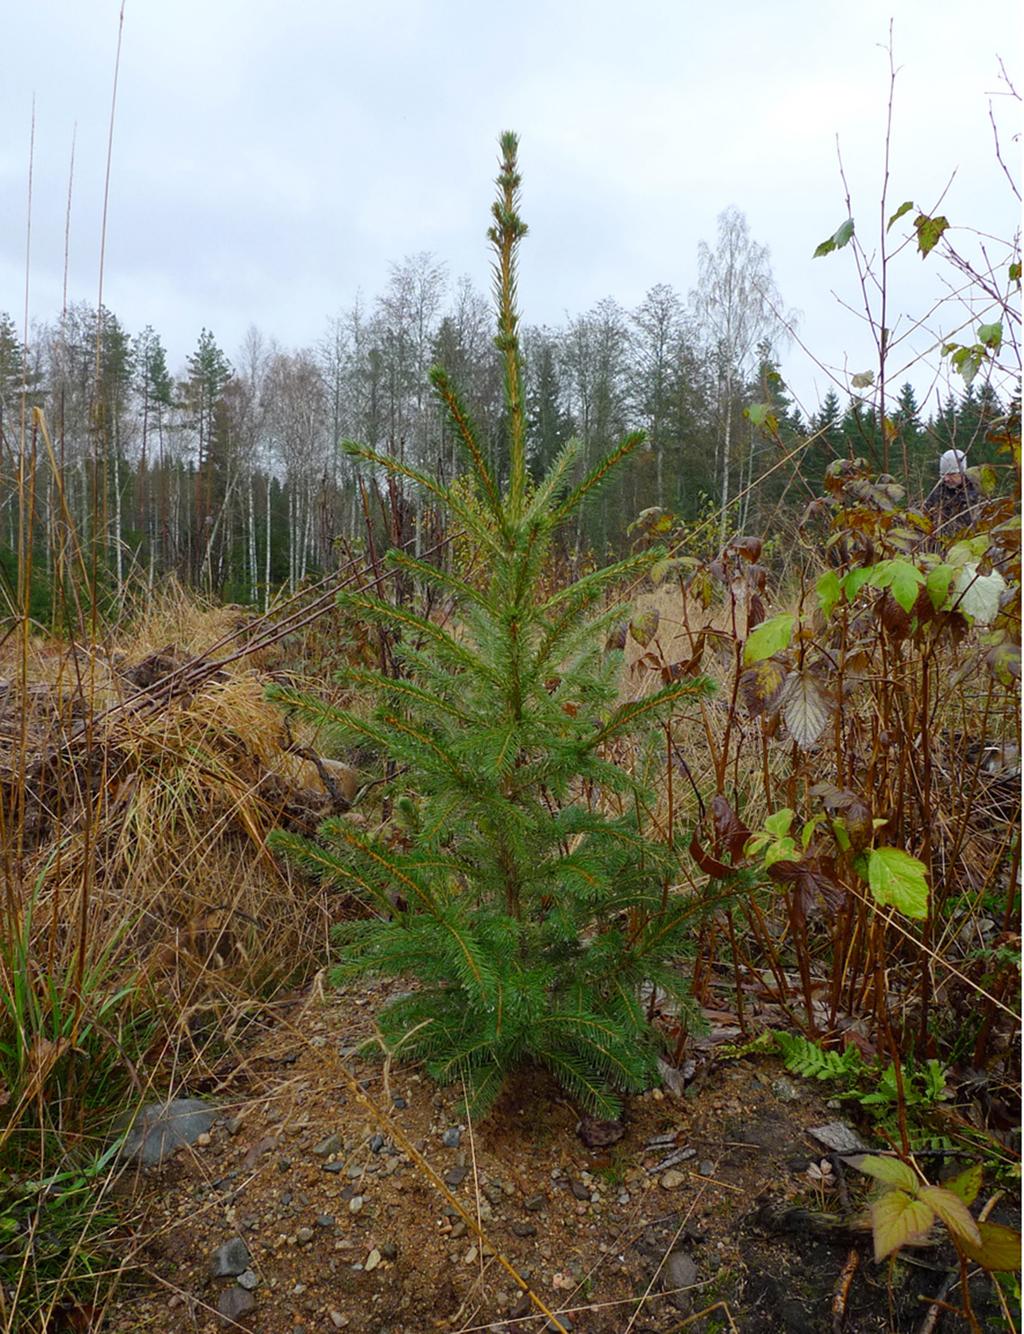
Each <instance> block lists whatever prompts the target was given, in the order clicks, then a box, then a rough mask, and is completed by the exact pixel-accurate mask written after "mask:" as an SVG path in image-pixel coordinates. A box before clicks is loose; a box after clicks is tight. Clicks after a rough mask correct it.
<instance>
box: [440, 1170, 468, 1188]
mask: <svg viewBox="0 0 1024 1334" xmlns="http://www.w3.org/2000/svg"><path fill="white" fill-rule="evenodd" d="M468 1171H469V1168H468V1167H449V1169H448V1171H447V1172H445V1174H444V1178H443V1180H444V1184H445V1185H446V1186H461V1185H462V1183H463V1181H465V1179H466V1173H467V1172H468Z"/></svg>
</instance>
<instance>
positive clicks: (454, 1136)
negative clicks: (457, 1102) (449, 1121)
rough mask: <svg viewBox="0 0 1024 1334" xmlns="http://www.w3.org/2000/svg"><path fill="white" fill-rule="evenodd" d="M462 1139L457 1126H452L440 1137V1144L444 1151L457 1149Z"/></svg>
mask: <svg viewBox="0 0 1024 1334" xmlns="http://www.w3.org/2000/svg"><path fill="white" fill-rule="evenodd" d="M461 1139H462V1131H461V1130H460V1129H459V1127H458V1126H452V1127H451V1128H450V1129H448V1130H446V1131H445V1132H444V1134H443V1135H442V1136H441V1143H442V1144H443V1145H444V1147H445V1148H446V1149H457V1148H458V1147H459V1142H460V1140H461Z"/></svg>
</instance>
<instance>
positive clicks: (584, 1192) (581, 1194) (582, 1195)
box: [569, 1181, 590, 1201]
mask: <svg viewBox="0 0 1024 1334" xmlns="http://www.w3.org/2000/svg"><path fill="white" fill-rule="evenodd" d="M569 1189H570V1190H571V1191H572V1193H573V1194H574V1195H575V1196H576V1198H577V1199H578V1200H588V1201H589V1199H590V1191H589V1190H588V1189H587V1187H586V1186H585V1185H584V1184H583V1182H582V1181H570V1183H569Z"/></svg>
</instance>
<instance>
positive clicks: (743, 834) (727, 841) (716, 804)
mask: <svg viewBox="0 0 1024 1334" xmlns="http://www.w3.org/2000/svg"><path fill="white" fill-rule="evenodd" d="M711 819H712V821H713V823H714V828H715V848H716V849H717V850H718V851H719V852H722V851H725V852H727V853H728V854H729V856H730V857H731V858H732V860H733V865H734V866H735V864H736V863H737V862H738V861H739V860H740V858H741V857H742V856H743V849H744V847H745V845H746V842H747V839H748V838H749V837H750V830H749V829H748V828H747V826H746V825H745V824H744V823H743V821H742V820H741V819H740V817H739V816H738V815H737V814H736V812H735V811H734V810H733V808H732V807H731V806H730V805H729V802H728V800H727V799H726V798H725V797H723V796H722V794H721V793H719V794H718V795H717V796H716V797H713V798H712V800H711Z"/></svg>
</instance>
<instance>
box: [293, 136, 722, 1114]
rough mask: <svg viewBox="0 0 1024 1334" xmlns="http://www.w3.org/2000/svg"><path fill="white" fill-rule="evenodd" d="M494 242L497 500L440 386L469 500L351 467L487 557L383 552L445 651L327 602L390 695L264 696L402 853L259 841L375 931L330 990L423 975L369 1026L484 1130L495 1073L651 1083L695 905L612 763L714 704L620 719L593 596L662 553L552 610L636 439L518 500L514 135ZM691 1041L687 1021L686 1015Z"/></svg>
mask: <svg viewBox="0 0 1024 1334" xmlns="http://www.w3.org/2000/svg"><path fill="white" fill-rule="evenodd" d="M501 151H502V162H501V173H500V175H499V177H498V198H497V202H496V203H495V204H494V206H493V210H492V213H493V218H494V225H493V226H492V227H491V229H490V232H489V236H490V239H491V242H492V244H493V247H494V252H495V265H494V272H495V292H496V300H497V307H498V336H497V338H496V340H495V342H496V346H497V348H498V350H499V352H500V354H501V359H502V363H503V369H504V394H505V421H506V424H507V455H506V458H505V459H504V460H503V463H504V467H503V472H504V473H505V475H506V476H507V479H508V481H507V486H506V487H505V488H504V489H501V488H499V486H498V484H497V482H496V480H495V475H494V473H493V471H492V470H491V468H490V467H489V466H488V464H487V461H486V456H485V452H484V450H483V449H482V447H481V445H480V443H479V441H478V439H477V436H476V434H475V432H474V429H473V425H472V423H471V422H470V420H469V419H468V417H467V414H466V412H465V410H464V407H463V405H462V402H461V401H460V398H459V396H458V394H457V393H456V390H455V388H454V387H453V385H452V383H451V382H450V380H449V378H448V375H447V374H446V373H445V372H444V371H443V370H439V369H438V370H435V371H433V372H432V375H431V380H432V383H433V386H434V388H435V391H436V392H437V395H438V397H439V399H440V401H441V403H442V404H443V406H444V408H445V409H446V411H447V413H448V416H449V418H450V422H451V426H452V429H453V431H454V433H455V435H456V437H457V438H458V440H459V443H460V445H461V448H462V451H463V454H464V456H465V460H466V464H467V466H468V468H469V473H470V477H471V479H472V483H473V487H474V488H475V495H474V496H472V497H471V503H467V502H466V499H465V496H466V491H465V488H464V487H463V488H462V489H454V490H448V489H446V488H445V487H443V486H441V485H440V484H439V483H438V482H437V481H435V480H434V479H433V478H432V477H430V476H429V475H426V474H424V473H421V472H419V471H418V470H417V469H415V468H413V467H412V466H411V465H407V464H405V463H403V462H402V461H401V460H398V459H395V458H393V457H389V456H386V455H382V454H380V453H378V452H376V451H374V450H372V449H370V448H368V447H364V446H359V445H350V446H348V448H349V451H350V453H352V454H353V455H355V456H356V457H357V458H360V459H363V460H365V461H366V462H368V463H369V464H371V465H372V466H374V467H377V468H382V469H386V470H388V471H389V472H390V473H392V474H393V475H397V476H398V477H400V478H404V479H409V480H412V481H413V482H416V483H417V484H418V485H420V486H421V487H422V488H423V489H424V490H425V491H426V492H428V493H429V494H430V495H431V496H432V497H433V499H434V500H435V501H436V502H438V503H440V504H441V506H442V507H443V508H444V509H445V510H446V511H447V513H448V514H449V516H450V519H451V522H452V524H453V526H457V527H458V528H461V529H462V530H463V532H464V533H465V534H466V535H467V537H468V538H469V539H470V541H471V542H472V543H473V544H475V545H476V546H477V547H478V548H479V550H480V551H481V553H482V555H483V562H482V563H483V565H484V567H485V569H486V571H487V582H486V585H485V586H483V587H480V586H478V585H476V584H474V583H471V582H469V581H468V580H467V581H464V580H463V579H461V578H460V577H459V575H458V574H457V573H448V572H445V571H442V570H438V569H435V568H434V567H433V566H430V565H428V564H426V563H424V562H422V561H419V560H416V559H413V558H412V557H410V556H408V555H406V554H403V553H400V552H397V551H393V552H391V553H390V557H389V560H390V563H391V565H392V567H393V568H398V569H401V570H403V571H404V572H405V573H406V574H407V575H408V576H410V577H411V578H413V579H415V580H418V581H421V582H423V583H424V584H430V585H434V586H437V587H439V588H440V589H442V590H443V592H444V593H445V595H447V596H448V597H450V598H452V599H454V600H455V602H456V604H457V607H458V617H459V621H460V624H459V629H458V630H457V631H456V632H454V633H453V632H450V631H449V630H447V629H444V628H442V627H440V626H438V625H436V624H434V623H433V622H432V621H430V620H427V619H424V618H422V617H419V616H417V615H415V614H413V613H412V612H410V611H409V610H408V609H407V608H405V607H399V606H394V605H391V604H390V603H388V602H386V601H383V600H380V599H378V598H376V597H371V596H368V595H366V594H350V593H345V594H342V595H341V599H340V601H341V603H342V605H343V606H344V608H345V609H346V610H347V611H349V612H350V613H351V614H354V615H356V616H361V617H364V618H367V619H370V620H374V621H377V622H382V623H384V624H385V625H388V626H390V627H393V628H394V630H395V631H397V632H398V634H399V635H400V642H399V646H398V649H397V656H398V659H399V661H400V664H401V666H402V668H403V669H404V672H405V675H404V676H403V677H402V678H400V679H392V678H390V677H387V676H384V675H381V674H378V673H375V672H372V671H365V670H361V669H354V668H353V669H348V670H346V671H345V672H344V674H343V679H344V680H345V681H346V682H347V683H348V684H350V685H352V686H353V687H357V688H361V689H363V690H364V691H370V692H373V695H374V698H375V699H376V700H377V701H378V704H377V708H376V710H375V712H374V714H373V716H372V717H370V718H364V717H361V716H359V715H358V714H356V713H355V712H351V711H347V710H344V709H335V708H332V707H328V706H326V705H324V704H322V703H320V702H319V701H316V700H314V699H310V698H309V697H307V696H303V695H300V694H297V693H295V692H289V691H281V690H279V691H277V692H276V696H277V698H279V699H282V700H284V701H287V702H289V703H290V704H292V705H293V706H296V707H298V708H299V709H301V710H304V711H305V712H306V714H307V715H308V716H310V717H311V718H313V719H315V720H317V721H318V722H320V723H322V724H326V725H327V726H329V727H330V728H331V729H333V731H334V733H335V735H336V736H338V737H339V738H340V739H341V740H342V741H343V742H345V741H347V742H350V743H352V744H358V745H360V746H364V747H365V746H367V745H369V746H370V747H372V748H374V749H375V750H376V751H377V752H379V754H380V755H381V757H386V758H387V759H390V760H391V761H392V762H393V765H394V768H393V770H392V772H397V773H398V774H399V775H401V777H400V778H399V779H397V780H395V781H394V782H393V783H392V785H391V790H392V795H393V797H394V799H395V809H396V816H397V818H398V820H399V821H400V822H401V824H402V826H403V828H404V831H405V839H404V843H405V849H404V850H401V849H396V847H395V846H394V844H395V839H394V838H390V839H389V838H387V837H377V836H374V835H372V834H367V833H366V832H364V831H363V829H361V828H358V827H356V826H355V825H353V824H352V823H349V822H347V821H346V820H344V819H337V820H332V821H327V822H326V823H325V824H324V825H323V826H322V827H321V830H320V838H321V842H319V843H318V842H314V841H311V840H306V839H303V838H301V837H298V836H296V835H293V834H288V833H284V832H278V833H277V834H276V835H275V836H274V844H275V846H277V847H278V848H280V849H282V850H283V851H285V852H286V853H288V854H290V855H291V856H293V857H295V858H296V859H297V860H298V861H299V862H300V863H302V864H303V865H305V866H306V867H307V868H309V869H311V870H312V871H314V872H315V873H317V874H319V875H320V876H322V877H323V878H325V879H326V880H327V881H329V882H331V883H335V884H337V885H339V886H343V887H345V888H347V889H349V890H351V891H352V892H354V893H355V894H356V895H357V896H359V897H361V898H362V899H364V900H365V902H366V903H367V904H368V905H369V906H372V907H374V908H375V909H376V910H377V913H378V914H380V915H378V916H374V917H372V918H370V919H368V920H364V921H357V922H351V923H346V924H344V925H343V926H341V927H339V928H337V930H336V939H337V944H338V947H339V952H340V963H339V965H338V968H337V970H336V974H335V976H336V979H337V980H339V981H341V980H343V979H347V978H352V977H355V976H358V975H361V974H378V975H384V976H394V977H414V978H416V979H418V982H419V986H418V989H416V990H415V991H413V992H412V993H411V994H409V995H405V996H403V997H401V998H399V999H397V1000H394V1001H392V1002H391V1003H390V1004H389V1005H388V1006H387V1007H386V1008H385V1010H384V1011H383V1012H382V1014H381V1015H380V1016H379V1026H380V1030H381V1032H382V1034H383V1035H384V1038H385V1040H386V1041H387V1043H388V1044H389V1047H390V1049H391V1050H392V1051H393V1052H394V1053H396V1054H397V1055H399V1056H400V1057H402V1058H409V1059H413V1058H421V1059H423V1060H424V1061H425V1062H426V1067H427V1069H428V1070H429V1071H430V1073H431V1074H432V1075H433V1076H435V1077H436V1078H437V1079H438V1080H440V1081H441V1082H451V1081H453V1080H459V1079H460V1078H464V1079H465V1081H466V1086H467V1089H468V1091H469V1106H470V1107H471V1109H472V1111H473V1112H474V1113H475V1114H477V1115H480V1114H482V1113H483V1112H484V1111H486V1109H487V1108H488V1107H489V1106H490V1105H491V1104H492V1102H493V1101H494V1099H495V1097H496V1096H497V1094H498V1093H499V1091H500V1089H501V1087H502V1084H503V1082H504V1080H505V1077H506V1076H507V1075H508V1074H509V1073H511V1072H512V1071H514V1070H516V1069H517V1068H520V1067H522V1066H523V1065H531V1064H532V1065H541V1066H544V1067H546V1068H547V1069H548V1070H550V1071H551V1072H552V1073H553V1074H554V1075H555V1076H556V1078H557V1079H558V1080H559V1081H560V1082H561V1084H562V1085H563V1086H564V1087H565V1088H566V1089H567V1090H568V1091H569V1092H570V1093H571V1094H572V1095H573V1096H574V1097H575V1098H576V1099H578V1101H579V1102H580V1103H581V1104H582V1105H583V1106H584V1107H585V1108H587V1109H588V1110H590V1111H592V1112H595V1113H598V1114H600V1115H604V1116H614V1115H617V1114H618V1112H619V1110H620V1094H621V1093H622V1091H625V1090H638V1089H641V1088H644V1087H646V1086H648V1085H650V1084H651V1083H652V1082H654V1081H656V1079H657V1057H658V1049H659V1043H658V1038H657V1035H656V1033H655V1032H654V1030H653V1029H652V1027H651V1025H650V1024H649V1022H648V1020H647V1016H646V1012H645V1007H644V1005H643V1003H642V1001H641V995H642V991H643V988H645V987H649V986H652V985H653V986H654V987H656V988H657V989H658V990H659V991H661V992H667V993H669V994H671V995H672V996H673V997H675V998H676V1000H677V1003H678V1004H679V1005H680V1007H682V1010H683V1012H684V1013H687V994H688V993H687V984H686V978H685V976H684V974H683V972H682V971H680V969H679V967H678V964H677V961H678V960H679V958H680V957H681V956H682V955H684V954H685V952H686V949H687V946H688V944H689V943H690V941H691V939H692V937H693V919H694V915H695V910H696V905H695V901H694V900H693V899H692V898H691V897H690V896H689V895H677V894H674V893H672V892H671V891H670V888H669V880H670V877H671V874H672V870H673V862H672V856H671V852H670V849H668V848H667V847H666V845H665V842H664V840H661V841H654V840H652V839H649V838H647V837H646V836H645V833H644V831H643V828H642V827H641V823H640V819H639V816H638V812H639V811H640V810H641V809H643V807H644V806H645V805H648V804H650V803H652V802H653V795H652V794H651V793H649V792H648V791H646V790H645V789H644V788H643V787H642V786H641V784H640V782H639V781H638V780H637V779H636V778H635V777H634V776H633V775H632V774H631V772H630V769H631V767H632V766H631V764H630V762H629V760H628V759H625V760H624V761H623V762H620V763H616V762H615V759H616V757H618V758H619V759H620V760H622V759H623V757H624V756H630V755H635V754H637V753H638V749H639V751H642V748H643V744H644V741H645V738H648V737H650V736H651V735H652V729H654V730H655V731H657V730H660V729H659V728H658V726H657V725H658V724H659V723H660V722H663V721H664V719H665V718H666V716H667V715H668V714H669V713H670V712H671V711H672V709H673V707H674V706H676V705H678V703H679V702H680V701H681V700H683V699H685V698H691V697H694V696H697V695H701V694H704V693H706V692H707V690H708V689H709V686H708V684H707V682H706V681H704V680H693V681H676V682H673V683H672V684H670V685H668V686H666V687H665V688H664V689H662V690H660V691H659V692H658V693H656V694H655V695H653V696H651V697H650V698H647V699H642V700H639V701H633V702H629V703H625V704H617V703H616V699H617V679H618V670H619V655H618V654H617V653H610V652H608V651H607V650H606V649H605V647H604V643H605V637H606V633H607V629H608V627H609V625H610V624H611V623H612V622H613V621H614V620H616V619H618V618H619V617H621V615H622V608H621V607H618V608H611V609H607V608H605V609H603V610H602V607H603V604H604V603H605V601H606V596H607V595H608V594H609V593H610V592H612V591H613V590H614V589H615V588H616V587H620V586H621V585H622V584H623V582H624V581H627V580H634V579H636V578H637V576H639V575H640V574H641V573H642V572H643V571H644V570H645V569H646V568H647V567H648V566H649V564H650V563H651V561H652V560H653V559H655V558H657V555H658V553H657V552H648V553H645V554H642V555H637V556H632V557H630V558H629V559H627V560H624V561H620V562H619V563H617V564H615V565H612V566H610V567H608V568H606V569H603V570H599V571H597V572H595V573H593V574H591V575H588V576H587V577H585V578H583V579H581V580H579V581H578V582H576V583H574V584H571V585H569V586H568V587H566V588H563V589H561V590H560V591H559V592H557V593H555V594H553V595H550V596H546V595H545V594H544V593H543V592H542V585H541V576H542V572H543V570H544V566H545V557H546V555H547V553H548V551H549V548H550V545H551V543H552V540H553V538H554V537H555V535H556V534H557V533H558V531H559V529H560V528H562V527H563V526H564V525H566V524H569V523H571V522H573V520H574V517H575V515H576V513H577V511H578V510H579V507H580V505H581V504H582V503H583V501H584V500H585V499H586V498H587V497H588V496H590V495H591V494H592V493H593V492H595V491H596V490H597V489H598V488H599V487H600V486H601V485H602V484H603V483H604V482H605V481H606V479H607V478H608V477H609V475H610V474H611V472H612V470H613V469H614V468H615V467H616V465H618V464H620V463H621V462H622V461H623V460H624V459H626V458H627V457H628V456H629V455H630V454H632V453H633V451H634V450H635V449H636V448H637V447H638V446H639V445H640V444H641V442H642V440H643V436H642V434H639V433H638V434H633V435H630V436H627V437H626V438H625V439H624V440H623V441H622V443H621V444H620V445H619V446H618V447H617V448H616V449H614V450H613V451H612V452H611V453H610V454H609V455H608V456H607V457H605V458H603V459H600V460H599V461H598V462H597V463H596V464H595V465H594V466H593V467H592V469H591V470H590V471H589V472H588V473H587V474H586V475H585V476H584V477H583V478H582V480H580V481H579V482H578V483H577V484H576V485H575V486H572V485H571V483H570V480H569V479H570V478H571V477H572V475H573V467H574V464H575V462H576V458H577V451H576V446H575V445H573V444H570V445H567V446H566V447H565V448H563V449H562V451H561V452H560V453H559V455H558V457H557V459H556V460H555V462H554V463H553V464H552V466H551V468H550V470H549V471H548V472H547V474H546V475H545V476H544V477H543V478H542V479H541V480H540V481H539V482H538V483H537V484H535V485H534V484H532V483H531V481H530V477H529V474H528V469H527V452H526V405H525V402H524V396H523V378H522V366H521V359H520V345H519V334H518V324H519V317H518V314H517V311H516V252H517V249H518V244H519V242H520V240H521V239H522V237H523V236H524V235H525V233H526V227H525V225H524V224H523V223H522V221H521V220H520V217H519V213H518V193H519V184H520V177H519V173H518V169H517V140H516V137H515V136H514V135H513V134H505V135H503V136H502V138H501ZM687 1022H690V1023H692V1022H693V1015H692V1014H690V1015H689V1017H688V1019H687Z"/></svg>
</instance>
